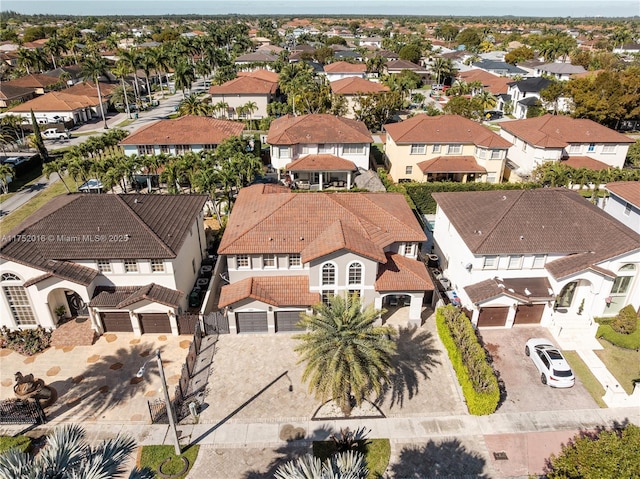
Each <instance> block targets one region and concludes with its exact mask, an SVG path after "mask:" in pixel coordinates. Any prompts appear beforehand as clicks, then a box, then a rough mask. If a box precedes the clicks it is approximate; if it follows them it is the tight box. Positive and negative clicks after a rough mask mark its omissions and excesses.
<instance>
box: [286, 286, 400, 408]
mask: <svg viewBox="0 0 640 479" xmlns="http://www.w3.org/2000/svg"><path fill="white" fill-rule="evenodd" d="M381 313H382V312H381V311H377V310H375V309H374V308H373V307H372V306H371V305H369V306H367V307H366V308H365V309H364V310H363V309H362V307H361V302H360V300H359V298H357V297H356V296H352V297H347V298H343V297H342V296H338V295H336V296H333V297H331V298H330V299H329V302H328V303H327V304H325V303H320V304H317V305H316V306H314V308H313V313H312V314H302V315H301V317H302V319H301V321H300V325H301V326H302V327H303V328H306V329H307V330H308V331H307V332H305V333H301V334H297V335H295V336H294V338H295V339H298V340H300V341H301V344H299V345H298V346H296V347H295V351H296V352H298V353H299V354H300V355H301V356H302V357H301V359H300V362H306V367H305V369H304V373H303V375H302V379H303V381H309V390H310V391H311V390H315V392H316V396H318V397H319V398H321V399H323V400H324V399H327V398H331V399H333V400H335V401H336V402H337V403H338V406H339V407H340V409H342V411H343V413H344V414H345V415H346V416H348V415H349V414H350V413H351V408H352V407H353V402H355V404H356V405H359V404H361V403H362V401H363V400H364V399H365V397H366V396H367V395H368V394H369V393H371V392H375V393H377V394H380V393H381V392H382V389H383V385H384V382H385V381H387V380H388V377H389V371H390V370H391V367H392V365H391V357H392V355H393V354H394V352H395V349H396V345H395V342H394V341H393V340H392V339H390V338H391V337H392V336H395V334H396V332H395V330H394V329H393V328H392V327H390V326H374V322H375V321H376V319H377V318H378V316H379V315H380V314H381Z"/></svg>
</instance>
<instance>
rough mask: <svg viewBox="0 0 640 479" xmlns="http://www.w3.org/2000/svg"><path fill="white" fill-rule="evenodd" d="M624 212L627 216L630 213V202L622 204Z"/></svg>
mask: <svg viewBox="0 0 640 479" xmlns="http://www.w3.org/2000/svg"><path fill="white" fill-rule="evenodd" d="M624 214H625V216H629V215H630V214H631V203H625V204H624Z"/></svg>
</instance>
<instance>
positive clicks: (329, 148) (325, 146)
mask: <svg viewBox="0 0 640 479" xmlns="http://www.w3.org/2000/svg"><path fill="white" fill-rule="evenodd" d="M318 153H319V154H331V153H333V145H332V144H330V143H320V144H319V145H318Z"/></svg>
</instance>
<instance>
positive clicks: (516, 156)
mask: <svg viewBox="0 0 640 479" xmlns="http://www.w3.org/2000/svg"><path fill="white" fill-rule="evenodd" d="M499 133H500V136H502V137H503V138H504V139H506V140H507V141H509V142H510V143H511V144H512V145H513V146H511V147H510V148H509V153H508V159H509V162H508V163H507V166H510V169H511V170H512V173H513V174H514V177H513V178H514V179H516V181H518V180H517V179H518V178H523V177H527V176H528V175H530V174H531V172H532V171H533V170H534V169H535V168H536V167H537V166H539V165H541V164H543V163H546V162H548V161H560V160H571V159H572V158H575V157H587V158H589V159H590V160H591V163H593V165H594V167H596V166H597V165H598V164H599V165H601V166H603V167H605V168H607V167H614V168H622V167H623V166H624V162H625V158H626V156H627V151H628V150H629V146H630V145H631V144H632V143H633V142H634V140H633V139H631V138H629V137H628V136H625V135H623V134H621V133H618V132H616V131H614V130H611V129H610V128H607V127H606V126H602V125H600V124H599V123H596V122H595V121H591V120H587V119H575V118H571V117H568V116H562V115H543V116H540V117H536V118H528V119H526V120H515V121H506V122H501V123H500V131H499ZM594 162H595V163H594ZM583 163H584V162H583ZM594 169H595V168H594ZM510 179H511V178H510ZM511 180H513V179H511Z"/></svg>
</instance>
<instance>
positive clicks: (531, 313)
mask: <svg viewBox="0 0 640 479" xmlns="http://www.w3.org/2000/svg"><path fill="white" fill-rule="evenodd" d="M542 313H544V304H524V305H523V304H521V305H520V306H518V309H517V310H516V317H515V320H514V322H513V324H538V323H539V322H540V321H541V320H542Z"/></svg>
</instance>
